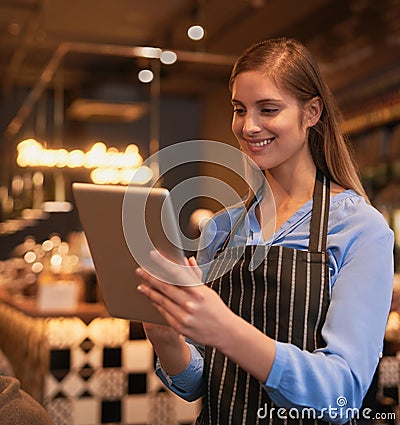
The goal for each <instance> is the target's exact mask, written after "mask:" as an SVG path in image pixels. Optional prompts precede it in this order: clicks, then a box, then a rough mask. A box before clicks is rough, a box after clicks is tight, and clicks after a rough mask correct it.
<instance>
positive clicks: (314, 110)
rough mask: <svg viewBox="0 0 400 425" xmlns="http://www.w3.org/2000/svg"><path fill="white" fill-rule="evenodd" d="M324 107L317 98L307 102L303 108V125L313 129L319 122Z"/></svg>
mask: <svg viewBox="0 0 400 425" xmlns="http://www.w3.org/2000/svg"><path fill="white" fill-rule="evenodd" d="M323 109H324V105H323V103H322V100H321V98H320V97H319V96H316V97H313V98H312V99H311V100H310V101H308V102H307V103H306V105H305V108H304V116H305V123H306V125H307V127H313V126H314V125H315V124H317V122H318V121H319V119H320V117H321V114H322V110H323Z"/></svg>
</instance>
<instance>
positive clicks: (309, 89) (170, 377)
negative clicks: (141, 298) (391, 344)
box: [138, 39, 393, 425]
mask: <svg viewBox="0 0 400 425" xmlns="http://www.w3.org/2000/svg"><path fill="white" fill-rule="evenodd" d="M230 86H231V91H232V104H233V108H234V115H233V120H232V130H233V133H234V134H235V136H236V138H237V140H238V143H239V145H240V147H241V149H242V151H243V152H244V153H245V154H246V155H248V156H249V157H250V158H251V159H253V160H254V162H255V163H256V164H257V166H258V167H259V168H260V169H261V170H262V171H263V173H264V174H265V177H266V180H267V182H268V184H269V186H270V189H271V191H272V194H273V197H274V202H275V205H276V228H275V232H274V233H273V235H272V236H271V235H270V234H268V232H267V229H266V223H267V222H268V218H269V215H268V214H269V213H268V211H271V209H269V208H268V207H269V206H270V205H269V203H270V202H271V201H270V197H268V196H266V188H261V189H260V191H261V192H262V193H261V196H254V195H251V196H250V195H249V197H248V199H246V200H245V201H244V206H245V207H246V208H243V206H242V207H238V206H233V207H231V208H228V209H227V210H224V211H222V212H220V213H218V214H216V215H215V216H214V217H213V219H212V220H210V221H208V222H207V224H206V225H205V227H204V229H203V231H202V235H201V241H200V244H201V246H204V247H206V248H204V249H202V250H201V251H199V252H198V254H197V263H196V260H195V259H194V258H191V259H189V261H188V265H189V266H191V267H193V268H194V269H195V271H196V275H195V276H194V277H193V278H192V281H191V282H190V284H191V285H192V286H184V287H180V286H176V285H170V284H168V283H166V282H162V281H160V280H158V279H156V278H154V277H152V276H150V275H149V274H147V273H146V272H145V271H144V270H141V269H140V270H138V274H139V276H140V277H141V278H142V280H143V283H142V284H141V285H140V287H139V290H140V291H141V292H142V293H143V294H145V295H146V296H147V297H148V298H149V299H150V300H151V301H152V303H153V304H154V305H155V306H156V308H157V309H158V310H159V311H160V312H161V314H162V315H163V316H164V317H165V319H166V321H167V323H168V324H169V325H170V327H165V326H159V325H150V324H145V330H146V333H147V336H148V338H149V339H150V341H151V342H152V344H153V346H154V348H155V351H156V352H157V354H158V357H159V361H158V368H157V373H158V375H159V377H160V378H161V379H162V381H163V382H164V383H165V385H167V386H168V387H169V388H170V389H171V390H172V391H174V392H175V393H177V394H178V395H180V396H181V397H183V398H185V399H186V400H194V399H196V398H199V397H201V396H203V397H204V407H203V410H202V412H201V414H200V416H199V418H198V419H197V423H198V424H201V425H203V424H209V425H211V424H215V425H217V424H233V425H236V424H237V425H239V424H241V425H243V424H245V425H247V424H248V425H250V424H251V425H253V424H258V423H265V422H264V421H263V419H265V418H267V417H268V418H269V423H273V424H281V423H282V424H283V423H286V419H287V418H285V417H282V415H281V416H279V413H282V411H283V409H289V411H290V412H295V415H294V416H291V418H292V420H290V423H291V424H292V423H293V424H300V423H304V424H308V423H310V424H311V423H313V424H315V423H321V424H322V423H327V422H334V423H346V422H348V421H350V422H354V420H355V419H357V416H358V417H362V416H361V413H360V414H359V413H358V409H359V408H360V407H361V405H362V401H363V398H364V396H365V394H366V392H367V390H368V387H369V385H370V383H371V380H372V377H373V375H374V371H375V369H376V366H377V364H378V361H379V357H380V352H381V349H382V342H383V337H384V333H385V327H386V321H387V317H388V312H389V307H390V299H391V292H392V284H393V232H392V231H391V230H390V229H389V227H388V225H387V223H386V221H385V219H384V218H383V216H382V215H381V214H380V213H379V212H378V211H377V210H375V209H374V208H373V207H372V206H371V205H370V204H369V200H368V198H367V197H366V195H365V192H364V189H363V187H362V185H361V182H360V180H359V177H358V174H357V171H356V167H355V165H354V163H353V161H352V158H351V156H350V154H349V151H348V150H347V146H346V143H345V140H344V137H343V135H342V133H341V130H340V126H339V122H338V115H337V111H336V109H335V106H334V102H333V99H332V96H331V94H330V91H329V89H328V88H327V86H326V84H325V83H324V81H323V79H322V76H321V74H320V72H319V70H318V65H317V64H316V63H315V61H314V60H313V58H312V57H311V55H310V53H309V52H308V50H307V49H306V48H305V47H304V46H303V45H301V44H300V43H299V42H297V41H295V40H291V39H274V40H268V41H265V42H261V43H257V44H255V45H253V46H251V47H250V48H249V49H248V50H246V51H245V52H244V53H243V55H242V56H241V57H240V58H239V59H238V61H237V62H236V64H235V66H234V68H233V72H232V75H231V80H230ZM263 189H264V192H263V191H262V190H263ZM257 195H259V194H257ZM231 219H233V220H232V221H233V224H231ZM246 223H247V224H248V225H246ZM211 227H212V229H211ZM256 256H257V258H258V259H259V257H261V261H258V262H257V264H258V266H257V267H254V261H253V258H255V257H256ZM214 259H215V260H216V261H213V260H214ZM232 259H235V260H236V261H235V263H234V265H233V266H231V265H232V261H231V260H232ZM224 260H226V261H224ZM210 261H213V263H212V265H211V267H210V268H209V269H208V270H207V273H206V274H204V275H203V276H201V274H200V273H199V269H198V266H197V264H199V265H204V264H206V263H209V262H210ZM201 281H203V282H206V284H204V285H201V284H200V283H201ZM193 285H195V286H193ZM371 305H373V310H371ZM343 403H345V404H343ZM344 406H346V409H343V407H344ZM348 412H350V413H351V416H348Z"/></svg>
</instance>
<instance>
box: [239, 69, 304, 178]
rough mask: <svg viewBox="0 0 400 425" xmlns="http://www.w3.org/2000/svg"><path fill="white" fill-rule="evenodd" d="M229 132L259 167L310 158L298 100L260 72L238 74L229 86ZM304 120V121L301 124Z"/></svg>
mask: <svg viewBox="0 0 400 425" xmlns="http://www.w3.org/2000/svg"><path fill="white" fill-rule="evenodd" d="M232 105H233V120H232V131H233V133H234V134H235V136H236V138H237V140H238V142H239V144H240V146H241V148H242V150H243V152H244V153H246V154H247V155H248V156H250V157H251V158H252V159H253V160H254V161H255V162H256V164H257V165H258V166H259V167H260V168H261V169H262V170H273V169H276V168H277V167H280V168H282V167H285V168H284V169H288V170H290V169H292V170H293V167H294V166H295V165H299V161H300V162H301V161H307V163H308V162H309V161H310V159H311V154H310V151H309V148H308V143H307V128H308V127H309V125H307V122H306V120H303V119H302V117H303V112H302V110H301V109H300V108H299V105H298V103H297V100H296V99H295V98H294V97H292V96H291V95H289V94H288V93H287V92H285V91H283V90H282V89H280V88H278V87H277V86H276V85H275V84H274V83H273V82H272V80H271V79H270V78H269V77H266V76H265V75H263V74H262V73H261V72H258V71H249V72H243V73H241V74H239V75H238V76H237V77H236V79H235V81H234V83H233V87H232ZM303 121H304V123H303Z"/></svg>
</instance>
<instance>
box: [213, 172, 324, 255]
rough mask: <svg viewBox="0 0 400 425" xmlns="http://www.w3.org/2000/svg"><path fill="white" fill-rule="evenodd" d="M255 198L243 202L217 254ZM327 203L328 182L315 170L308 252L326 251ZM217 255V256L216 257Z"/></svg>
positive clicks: (226, 244) (224, 247)
mask: <svg viewBox="0 0 400 425" xmlns="http://www.w3.org/2000/svg"><path fill="white" fill-rule="evenodd" d="M256 200H257V197H256V196H254V197H251V198H248V199H247V200H246V201H245V202H244V206H243V212H242V213H241V214H240V217H239V219H238V220H237V221H236V223H234V225H233V227H232V229H231V231H230V232H229V234H228V236H227V238H226V239H225V241H224V243H223V244H222V246H221V248H220V249H219V250H218V253H221V252H222V251H224V250H225V249H226V247H227V246H228V244H229V242H230V240H231V238H232V236H233V235H235V233H236V230H237V228H238V227H239V224H240V223H241V222H242V221H243V219H244V217H245V216H246V214H247V211H248V210H249V208H250V207H251V206H252V205H253V204H254V202H256ZM329 203H330V181H329V179H328V178H327V177H326V176H325V175H324V174H323V173H322V171H321V170H319V169H318V168H317V175H316V178H315V184H314V192H313V208H312V213H311V214H312V215H311V225H310V242H309V247H308V250H309V251H312V252H316V251H319V252H320V251H325V250H326V236H327V234H328V216H329ZM218 253H217V255H218Z"/></svg>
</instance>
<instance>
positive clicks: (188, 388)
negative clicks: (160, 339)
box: [156, 343, 204, 401]
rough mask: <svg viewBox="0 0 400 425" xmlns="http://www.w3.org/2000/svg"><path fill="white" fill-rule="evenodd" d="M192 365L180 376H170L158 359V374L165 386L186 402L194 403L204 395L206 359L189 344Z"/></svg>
mask: <svg viewBox="0 0 400 425" xmlns="http://www.w3.org/2000/svg"><path fill="white" fill-rule="evenodd" d="M188 346H189V349H190V363H189V365H188V366H187V368H186V369H185V370H184V371H183V372H181V373H179V374H178V375H173V376H171V375H168V374H167V373H166V372H165V371H164V369H163V368H162V366H161V364H160V362H159V360H158V359H157V364H156V374H157V376H158V377H159V378H160V379H161V381H162V382H163V384H164V385H165V386H166V387H168V388H169V389H170V390H171V391H173V392H174V393H175V394H177V395H178V396H179V397H181V398H183V399H184V400H186V401H194V400H197V399H198V398H200V397H202V396H203V394H204V380H203V367H204V359H203V355H202V353H201V352H200V351H199V349H198V348H197V347H196V346H195V345H193V344H191V343H188Z"/></svg>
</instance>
